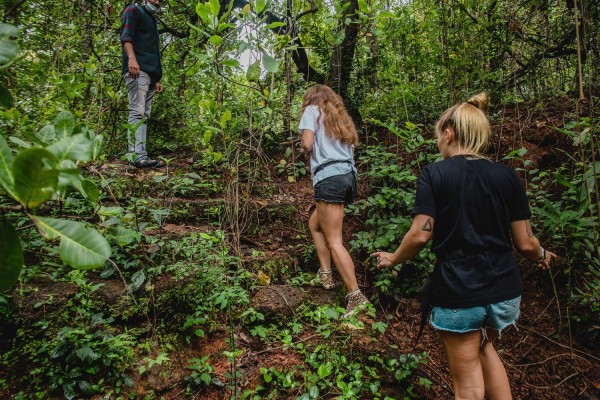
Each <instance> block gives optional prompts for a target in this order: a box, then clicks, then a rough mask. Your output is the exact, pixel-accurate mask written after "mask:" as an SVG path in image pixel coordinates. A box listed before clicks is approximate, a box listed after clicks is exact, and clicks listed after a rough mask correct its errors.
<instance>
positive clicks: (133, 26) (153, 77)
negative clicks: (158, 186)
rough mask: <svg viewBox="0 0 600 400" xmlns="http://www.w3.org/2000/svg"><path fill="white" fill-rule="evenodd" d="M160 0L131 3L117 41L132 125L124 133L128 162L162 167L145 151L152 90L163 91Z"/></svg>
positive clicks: (162, 163)
mask: <svg viewBox="0 0 600 400" xmlns="http://www.w3.org/2000/svg"><path fill="white" fill-rule="evenodd" d="M159 9H160V0H144V1H143V2H142V4H141V5H139V4H131V5H129V6H127V7H126V8H125V10H124V11H123V14H122V15H121V43H122V45H123V51H122V58H123V68H122V73H123V77H124V78H125V84H126V86H127V94H128V97H129V118H128V120H127V122H128V123H129V124H130V125H131V126H133V127H135V128H134V129H135V132H132V131H130V132H129V133H128V143H129V153H133V154H134V158H133V160H131V163H132V164H133V165H134V166H136V167H138V168H144V167H162V166H164V165H165V164H164V162H162V161H158V160H153V159H151V158H149V157H148V153H147V152H146V137H147V125H146V121H147V120H148V118H150V111H151V109H152V99H153V98H154V94H155V93H161V92H162V91H163V85H162V84H161V83H160V80H161V78H162V67H161V63H160V48H159V36H158V28H157V21H156V17H155V14H156V13H157V12H158V10H159Z"/></svg>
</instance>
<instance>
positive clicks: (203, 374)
mask: <svg viewBox="0 0 600 400" xmlns="http://www.w3.org/2000/svg"><path fill="white" fill-rule="evenodd" d="M208 358H209V356H204V357H201V358H192V359H190V360H189V363H190V364H189V365H188V366H187V367H186V368H187V369H189V370H191V371H192V372H191V373H190V375H188V376H187V377H186V379H187V380H188V381H189V382H190V383H191V384H192V385H194V386H208V385H210V383H211V378H212V374H213V372H214V371H215V369H214V368H213V367H212V366H211V365H210V364H209V363H208Z"/></svg>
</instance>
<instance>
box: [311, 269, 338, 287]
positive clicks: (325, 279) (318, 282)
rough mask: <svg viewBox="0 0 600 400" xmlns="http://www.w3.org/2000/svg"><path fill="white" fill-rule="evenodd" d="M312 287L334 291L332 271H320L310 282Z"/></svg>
mask: <svg viewBox="0 0 600 400" xmlns="http://www.w3.org/2000/svg"><path fill="white" fill-rule="evenodd" d="M310 284H311V286H321V287H322V288H324V289H327V290H329V289H333V288H334V287H335V282H334V281H333V275H332V273H331V270H330V269H329V270H322V269H319V272H317V276H316V277H315V278H314V279H313V280H311V281H310Z"/></svg>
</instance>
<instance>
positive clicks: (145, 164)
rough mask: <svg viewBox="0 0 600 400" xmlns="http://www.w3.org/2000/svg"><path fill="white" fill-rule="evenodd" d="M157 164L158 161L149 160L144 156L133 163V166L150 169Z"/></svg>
mask: <svg viewBox="0 0 600 400" xmlns="http://www.w3.org/2000/svg"><path fill="white" fill-rule="evenodd" d="M157 162H158V161H156V160H151V159H149V158H148V157H147V156H142V157H139V158H137V159H136V160H135V161H133V162H132V163H131V165H133V166H134V167H136V168H150V167H154V166H156V163H157Z"/></svg>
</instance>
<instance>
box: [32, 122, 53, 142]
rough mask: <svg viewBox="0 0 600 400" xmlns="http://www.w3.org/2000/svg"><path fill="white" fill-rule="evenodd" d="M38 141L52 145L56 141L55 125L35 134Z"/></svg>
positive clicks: (45, 127)
mask: <svg viewBox="0 0 600 400" xmlns="http://www.w3.org/2000/svg"><path fill="white" fill-rule="evenodd" d="M35 135H36V136H37V138H38V139H40V140H41V141H42V142H44V143H46V144H50V143H52V142H53V141H54V139H56V131H55V130H54V125H46V126H44V127H43V128H42V129H40V130H39V131H38V133H36V134H35Z"/></svg>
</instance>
